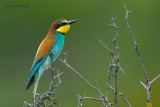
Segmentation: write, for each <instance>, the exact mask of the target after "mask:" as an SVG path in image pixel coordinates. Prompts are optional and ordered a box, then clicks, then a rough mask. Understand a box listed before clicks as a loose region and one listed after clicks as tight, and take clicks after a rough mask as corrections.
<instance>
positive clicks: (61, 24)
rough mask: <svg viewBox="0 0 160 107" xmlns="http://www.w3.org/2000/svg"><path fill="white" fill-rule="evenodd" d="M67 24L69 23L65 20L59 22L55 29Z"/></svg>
mask: <svg viewBox="0 0 160 107" xmlns="http://www.w3.org/2000/svg"><path fill="white" fill-rule="evenodd" d="M66 24H67V23H64V22H62V23H59V24H57V25H56V27H55V29H58V28H60V27H61V26H64V25H66Z"/></svg>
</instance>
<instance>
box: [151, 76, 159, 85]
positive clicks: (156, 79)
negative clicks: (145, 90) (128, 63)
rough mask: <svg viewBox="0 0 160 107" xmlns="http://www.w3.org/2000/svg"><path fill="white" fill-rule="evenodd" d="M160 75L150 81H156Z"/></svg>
mask: <svg viewBox="0 0 160 107" xmlns="http://www.w3.org/2000/svg"><path fill="white" fill-rule="evenodd" d="M159 77H160V75H158V76H157V77H156V78H154V79H153V80H152V81H151V82H150V84H152V83H154V82H155V81H156V80H157V79H158V78H159Z"/></svg>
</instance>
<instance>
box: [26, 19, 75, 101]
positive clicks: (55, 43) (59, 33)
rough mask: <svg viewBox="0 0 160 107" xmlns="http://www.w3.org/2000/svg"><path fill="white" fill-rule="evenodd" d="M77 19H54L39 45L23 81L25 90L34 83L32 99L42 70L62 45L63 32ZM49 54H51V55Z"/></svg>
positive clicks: (52, 59)
mask: <svg viewBox="0 0 160 107" xmlns="http://www.w3.org/2000/svg"><path fill="white" fill-rule="evenodd" d="M77 21H78V20H70V21H67V20H66V19H64V18H62V19H58V20H56V21H54V22H53V23H52V25H51V27H50V30H49V32H48V33H47V36H46V37H45V38H44V40H43V41H42V42H41V44H40V45H39V48H38V50H37V52H36V55H35V58H34V61H33V64H32V67H31V71H30V75H29V77H28V80H27V81H26V83H25V87H26V90H28V89H29V88H30V87H31V86H32V85H33V83H34V90H33V98H34V101H35V96H36V91H37V87H38V82H39V80H40V78H41V76H42V74H43V72H44V71H45V70H46V69H48V68H49V66H51V64H52V63H54V62H55V60H56V59H57V58H58V56H59V55H60V53H61V51H62V49H63V46H64V41H65V34H66V33H67V32H68V31H69V29H70V25H71V24H72V23H75V22H77ZM51 54H53V55H52V56H51Z"/></svg>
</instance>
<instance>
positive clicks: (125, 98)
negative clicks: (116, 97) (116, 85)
mask: <svg viewBox="0 0 160 107" xmlns="http://www.w3.org/2000/svg"><path fill="white" fill-rule="evenodd" d="M119 94H120V95H121V97H122V98H123V100H124V101H125V102H126V103H127V104H128V106H129V107H132V106H131V105H130V103H129V102H128V100H127V99H126V98H125V97H124V95H123V93H122V92H119Z"/></svg>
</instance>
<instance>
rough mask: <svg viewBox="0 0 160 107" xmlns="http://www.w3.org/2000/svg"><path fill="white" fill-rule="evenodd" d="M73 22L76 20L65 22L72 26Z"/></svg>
mask: <svg viewBox="0 0 160 107" xmlns="http://www.w3.org/2000/svg"><path fill="white" fill-rule="evenodd" d="M74 22H78V20H70V21H68V22H67V24H72V23H74Z"/></svg>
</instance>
